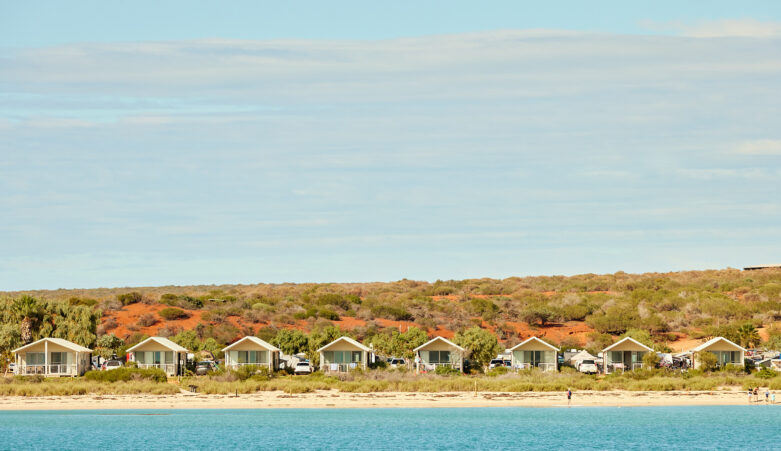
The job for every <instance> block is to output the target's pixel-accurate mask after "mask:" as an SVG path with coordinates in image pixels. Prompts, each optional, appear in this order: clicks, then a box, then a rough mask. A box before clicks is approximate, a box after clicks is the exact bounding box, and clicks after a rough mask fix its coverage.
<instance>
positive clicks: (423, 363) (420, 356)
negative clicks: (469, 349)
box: [413, 337, 466, 373]
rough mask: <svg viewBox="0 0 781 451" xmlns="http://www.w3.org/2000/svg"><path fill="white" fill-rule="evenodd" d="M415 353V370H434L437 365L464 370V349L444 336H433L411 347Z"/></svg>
mask: <svg viewBox="0 0 781 451" xmlns="http://www.w3.org/2000/svg"><path fill="white" fill-rule="evenodd" d="M413 352H414V353H415V371H416V372H418V373H419V372H420V371H421V370H423V371H435V370H436V369H437V367H438V366H444V367H450V368H455V369H457V370H458V371H461V372H463V371H464V355H465V354H466V349H464V348H462V347H461V346H458V345H457V344H455V343H453V342H452V341H450V340H448V339H447V338H444V337H434V338H432V339H431V340H429V341H427V342H426V343H424V344H422V345H420V346H418V347H417V348H415V349H413Z"/></svg>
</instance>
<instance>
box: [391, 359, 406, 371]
mask: <svg viewBox="0 0 781 451" xmlns="http://www.w3.org/2000/svg"><path fill="white" fill-rule="evenodd" d="M406 365H407V361H406V360H404V359H398V358H395V357H394V358H390V359H388V366H389V367H391V368H399V367H403V366H406Z"/></svg>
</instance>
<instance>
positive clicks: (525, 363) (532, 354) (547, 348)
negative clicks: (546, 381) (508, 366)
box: [510, 337, 559, 371]
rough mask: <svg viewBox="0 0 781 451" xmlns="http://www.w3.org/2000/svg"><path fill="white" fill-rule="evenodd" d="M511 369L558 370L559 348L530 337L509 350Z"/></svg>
mask: <svg viewBox="0 0 781 451" xmlns="http://www.w3.org/2000/svg"><path fill="white" fill-rule="evenodd" d="M510 351H511V353H512V354H511V362H512V368H513V369H516V370H528V369H532V368H539V369H541V370H543V371H556V370H558V369H559V368H558V366H559V365H558V354H559V348H557V347H555V346H553V345H552V344H550V343H546V342H544V341H542V340H540V339H539V338H537V337H530V338H528V339H526V340H524V341H523V342H521V343H519V344H517V345H515V346H513V347H512V348H510Z"/></svg>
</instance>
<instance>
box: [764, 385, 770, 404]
mask: <svg viewBox="0 0 781 451" xmlns="http://www.w3.org/2000/svg"><path fill="white" fill-rule="evenodd" d="M769 402H770V389H769V388H766V389H765V404H767V403H769Z"/></svg>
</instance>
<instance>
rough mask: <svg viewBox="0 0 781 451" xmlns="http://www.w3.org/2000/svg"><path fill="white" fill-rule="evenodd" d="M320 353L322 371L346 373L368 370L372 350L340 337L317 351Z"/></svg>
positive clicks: (347, 338)
mask: <svg viewBox="0 0 781 451" xmlns="http://www.w3.org/2000/svg"><path fill="white" fill-rule="evenodd" d="M317 352H318V353H320V371H323V372H330V373H346V372H348V371H353V370H355V369H359V368H362V369H364V370H365V369H366V368H367V365H368V364H369V359H370V358H371V357H372V350H371V349H370V348H369V347H367V346H364V345H363V344H361V343H358V342H357V341H355V340H353V339H352V338H350V337H339V338H337V339H336V340H334V341H332V342H330V343H328V344H327V345H325V346H323V347H322V348H320V349H318V350H317Z"/></svg>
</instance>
